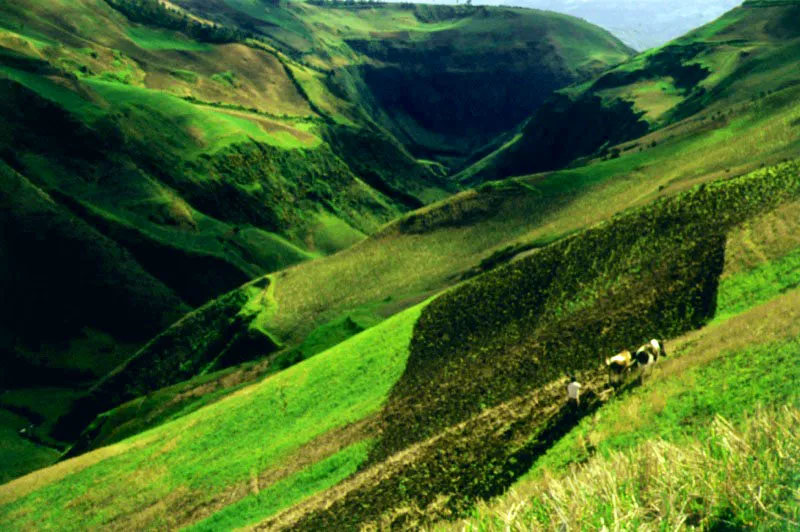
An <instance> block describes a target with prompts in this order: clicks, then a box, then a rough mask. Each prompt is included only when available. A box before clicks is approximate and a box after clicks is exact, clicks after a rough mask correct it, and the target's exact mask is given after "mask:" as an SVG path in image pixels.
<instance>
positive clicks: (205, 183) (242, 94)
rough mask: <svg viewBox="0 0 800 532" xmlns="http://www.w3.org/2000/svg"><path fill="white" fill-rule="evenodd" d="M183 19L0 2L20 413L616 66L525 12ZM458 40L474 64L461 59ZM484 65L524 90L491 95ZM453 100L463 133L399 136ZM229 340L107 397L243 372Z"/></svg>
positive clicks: (438, 177)
mask: <svg viewBox="0 0 800 532" xmlns="http://www.w3.org/2000/svg"><path fill="white" fill-rule="evenodd" d="M183 4H185V5H186V8H188V9H190V10H191V12H188V11H184V10H182V9H181V8H180V7H178V5H177V4H170V5H169V6H168V7H164V6H162V5H161V4H160V3H158V2H156V1H155V0H153V1H129V0H109V1H104V0H60V1H58V2H45V3H42V2H16V3H10V4H9V3H7V4H4V5H3V6H2V8H0V90H1V91H2V94H3V98H2V103H0V116H1V117H2V120H3V123H4V126H5V127H4V128H3V131H2V132H0V157H1V158H2V163H1V165H2V176H3V180H4V182H6V184H7V185H8V186H7V187H4V193H5V196H4V198H3V202H4V204H8V205H10V206H11V207H10V208H8V209H6V210H5V212H4V213H3V218H4V220H3V221H4V224H3V240H2V242H0V257H3V258H4V259H3V262H2V264H3V266H2V268H3V271H4V272H6V273H7V275H4V276H3V281H2V283H3V287H2V289H3V295H4V297H3V309H2V312H3V315H4V316H6V317H7V319H4V320H3V323H2V325H0V328H2V330H1V331H0V350H2V354H0V356H2V358H3V360H4V361H7V364H6V368H7V370H6V371H4V374H3V384H4V386H10V387H13V388H15V389H16V388H20V387H24V388H23V389H24V390H27V392H29V393H28V394H27V395H26V397H34V396H35V395H36V394H35V393H33V392H32V391H31V390H32V388H35V387H39V386H48V387H51V388H55V389H57V390H59V391H54V390H50V391H51V392H52V393H53V395H52V397H58V398H60V400H61V401H60V402H61V403H62V405H63V409H65V410H68V409H69V408H70V404H71V402H72V401H73V400H74V399H75V398H76V396H79V395H80V393H81V392H82V391H85V390H86V389H87V388H89V387H91V386H93V385H96V384H97V383H98V381H99V380H100V379H101V378H102V377H103V376H105V375H106V374H107V373H108V372H110V371H111V370H112V369H114V368H116V367H117V366H119V365H120V364H121V363H123V362H124V363H125V364H126V365H125V366H124V367H127V368H138V367H141V366H140V365H137V364H138V363H135V362H131V361H129V359H130V358H131V357H135V359H136V360H142V358H141V357H140V356H139V355H138V354H137V353H138V352H139V351H140V350H142V349H144V351H145V352H151V349H152V348H153V347H152V346H159V345H162V344H160V343H159V342H158V341H154V342H151V343H149V344H148V343H147V341H148V340H150V339H152V338H153V337H154V336H156V335H157V334H158V333H159V332H161V331H163V330H164V329H165V328H166V327H167V326H169V325H170V324H172V323H175V322H176V321H177V320H178V319H179V318H180V317H182V316H185V315H186V314H187V312H189V311H191V310H193V309H198V308H200V307H202V306H203V305H204V304H206V303H208V302H209V301H210V300H212V299H213V298H215V297H218V296H220V295H222V294H224V293H226V292H228V291H230V290H232V289H234V288H236V287H238V286H241V285H243V284H244V283H246V282H248V281H250V280H252V279H254V278H257V277H260V276H262V275H264V274H266V273H269V272H274V271H278V270H281V269H284V268H286V267H288V266H291V265H293V264H296V263H299V262H305V261H308V260H310V259H315V258H318V257H320V256H325V255H329V254H333V253H336V252H337V251H340V250H342V249H344V248H347V247H349V246H351V245H353V244H354V243H356V242H358V241H360V240H362V239H364V238H365V237H366V236H367V235H369V234H372V233H374V232H375V231H376V230H378V228H380V227H381V226H382V225H384V224H385V223H387V222H389V221H390V220H392V219H394V218H396V217H397V216H399V215H400V214H402V213H403V212H406V211H408V210H410V209H412V208H416V207H419V206H421V205H422V204H423V203H425V202H428V201H431V200H434V199H439V198H441V197H443V196H445V195H447V194H448V193H449V192H451V191H452V190H455V189H456V187H455V186H454V185H453V184H452V183H450V182H448V181H447V180H446V179H445V175H446V171H447V170H446V168H444V167H443V166H442V165H441V164H439V163H436V162H432V161H427V160H419V159H418V158H417V156H418V155H419V154H420V153H422V152H423V151H425V153H426V154H427V153H428V152H427V151H426V150H428V149H429V148H430V149H432V150H433V151H436V152H437V153H439V152H441V150H440V148H439V147H437V146H439V145H440V144H441V145H447V146H449V145H450V144H457V145H459V146H462V145H463V146H462V149H469V147H470V146H473V147H474V146H479V145H482V144H484V143H486V142H488V141H489V140H490V139H492V138H493V137H495V136H498V135H501V134H503V133H504V131H505V128H511V127H513V126H514V125H515V124H516V123H517V122H518V121H519V120H521V119H522V117H524V116H525V115H526V114H528V113H529V112H531V110H532V109H534V108H535V107H536V106H537V105H538V104H539V103H540V102H541V101H542V100H543V99H544V98H545V97H546V95H547V94H546V93H548V92H549V91H552V90H554V89H556V88H560V87H562V86H564V85H567V84H569V83H571V82H573V81H575V80H577V79H585V78H586V77H587V76H589V75H591V74H592V73H594V72H597V71H599V70H601V69H603V68H605V67H607V66H609V65H611V64H613V63H616V62H619V61H621V60H624V59H625V58H627V57H628V55H629V51H628V49H627V48H626V47H625V46H624V45H622V44H621V43H620V42H619V41H617V40H616V39H614V38H613V37H611V36H610V35H609V34H607V33H606V32H604V31H602V30H599V29H598V28H596V27H594V26H591V25H589V24H586V23H584V22H582V21H578V20H576V19H571V18H569V17H564V16H557V15H551V14H546V13H542V12H533V11H526V10H496V9H491V10H487V9H466V8H464V9H457V10H454V9H437V8H427V7H420V8H415V9H407V8H403V7H399V6H395V7H390V6H380V7H379V8H375V9H355V8H353V9H348V8H341V9H339V8H335V9H334V8H328V7H324V6H314V5H310V4H303V3H292V4H290V5H286V6H283V7H274V6H272V7H270V6H268V5H266V4H263V5H262V4H259V3H237V2H231V3H230V5H228V4H224V3H222V2H185V3H182V4H181V5H183ZM269 17H273V18H272V19H270V21H269V22H266V21H265V20H262V19H265V18H267V19H268V18H269ZM506 34H507V35H508V36H509V37H508V38H504V37H502V36H503V35H506ZM531 35H532V36H531ZM568 35H569V36H571V37H570V39H567V36H568ZM472 41H474V44H475V46H476V47H479V48H480V50H481V55H480V59H479V60H477V59H476V58H477V57H478V56H477V55H476V54H475V53H474V52H475V50H477V48H475V49H468V48H465V46H464V45H465V43H467V42H472ZM493 42H496V43H497V44H492V43H493ZM559 43H561V44H559ZM382 54H383V55H382ZM386 54H389V55H391V56H394V55H397V54H399V55H397V57H394V59H390V57H389V56H388V55H386ZM467 58H469V61H467ZM497 68H503V69H509V70H512V71H513V72H515V76H517V78H515V79H516V81H517V82H519V81H520V80H523V79H530V78H532V77H534V76H540V77H541V79H542V80H546V83H543V84H542V87H541V90H538V89H537V91H533V92H530V94H529V93H528V92H525V93H524V94H523V93H521V92H520V93H519V94H517V95H516V96H514V97H513V98H512V97H510V96H509V95H508V91H509V90H510V89H509V87H511V85H508V84H507V81H508V80H505V79H501V78H500V77H499V76H497V75H496V72H497V71H496V70H492V69H497ZM424 72H428V74H426V75H423V73H424ZM433 72H440V73H441V75H442V76H444V77H443V78H441V79H440V78H437V77H436V76H435V75H434V74H433ZM387 73H390V74H387ZM387 75H388V76H389V77H388V78H385V79H384V81H382V82H377V83H376V82H374V78H375V76H378V77H380V76H384V77H386V76H387ZM401 78H402V79H405V80H406V82H408V83H410V82H411V81H412V80H413V81H414V87H413V88H414V91H412V92H414V93H415V94H420V95H423V94H424V95H425V96H424V98H422V99H421V100H420V101H416V102H390V101H389V99H388V98H389V96H390V91H388V90H387V84H388V85H391V86H392V87H395V86H397V85H398V83H400V81H399V80H400V79H401ZM375 79H377V78H375ZM479 79H480V80H482V82H481V83H480V84H478V83H477V81H478V80H479ZM465 81H466V82H468V83H465ZM465 85H467V86H470V87H471V88H470V90H468V91H458V94H459V96H458V98H462V100H461V101H460V103H458V106H459V107H460V108H461V109H462V112H461V115H459V120H461V121H462V122H464V123H470V124H471V126H470V127H469V128H467V129H464V130H463V131H462V130H461V129H459V131H458V134H456V133H455V132H454V131H455V130H454V129H453V128H452V127H451V126H452V125H451V126H447V125H446V124H444V122H443V120H442V119H437V120H435V121H434V122H435V123H433V122H432V123H430V124H424V125H419V124H416V122H417V121H419V120H422V118H421V117H422V116H423V115H424V116H429V115H430V116H432V113H433V110H434V109H440V110H441V111H442V112H443V113H444V114H443V115H442V116H445V115H447V114H448V113H452V112H454V111H453V109H445V108H443V107H442V106H441V105H440V104H439V103H437V102H440V101H442V100H444V99H446V100H448V101H455V100H457V99H458V98H455V97H454V96H453V95H452V93H453V91H454V87H462V86H465ZM518 86H519V83H515V84H514V87H515V90H518ZM406 88H407V89H410V88H411V86H410V85H409V86H407V87H406ZM495 92H496V93H497V94H496V95H495V96H493V97H492V98H488V96H487V95H489V94H494V93H495ZM497 95H503V96H502V97H497ZM481 101H483V105H482V106H480V105H478V104H479V102H481ZM504 102H511V103H513V105H508V103H504ZM479 108H480V109H481V110H480V112H478V109H479ZM469 109H472V110H474V111H475V112H472V111H470V110H469ZM401 115H402V116H401ZM490 121H492V123H491V124H490V123H489V122H490ZM415 124H416V125H415ZM448 128H449V129H448ZM410 132H413V135H418V134H419V135H422V137H424V139H429V138H433V139H435V142H433V143H428V140H425V141H424V142H422V141H420V142H417V141H416V140H413V139H412V138H411V137H412V134H411V133H410ZM420 146H427V147H426V148H425V149H422V148H420ZM418 148H419V149H418ZM437 150H438V151H437ZM448 150H450V148H446V149H445V150H444V151H445V152H446V151H448ZM412 153H414V154H415V155H412ZM441 153H444V152H441ZM450 155H452V154H450ZM450 155H448V157H449V156H450ZM458 157H459V156H456V157H455V158H454V159H452V160H453V161H457V160H458ZM448 160H449V159H448ZM9 257H13V259H8V258H9ZM54 264H58V265H59V266H60V267H61V268H60V271H59V272H58V273H55V272H53V271H52V268H53V265H54ZM246 299H247V298H244V299H242V301H245V300H246ZM238 310H239V309H238V308H236V309H234V310H233V311H231V312H228V313H225V314H224V316H225V318H224V326H223V325H222V323H223V322H222V321H220V320H222V319H223V318H215V319H212V320H210V321H208V322H204V323H214V324H216V325H215V326H219V327H220V328H221V329H226V327H228V326H230V327H234V328H236V327H238V326H239V325H237V324H241V323H242V320H241V319H240V320H238V321H237V319H236V315H237V313H238ZM43 311H45V312H44V314H43ZM200 321H201V322H202V320H200ZM245 321H246V320H245ZM369 321H370V323H372V322H374V321H376V320H374V319H372V318H370V320H369ZM187 323H190V324H191V323H194V321H193V318H191V317H187V319H186V320H185V321H182V322H179V324H178V325H177V327H185V326H186V324H187ZM245 332H246V334H247V337H248V338H249V340H247V341H248V342H250V343H249V344H248V343H246V345H247V346H249V347H246V348H245V347H241V345H245V344H242V342H245V340H244V339H241V338H240V336H241V335H242V334H244V333H243V331H237V332H230V331H228V332H226V331H223V332H221V333H220V335H219V336H220V337H219V338H217V339H216V340H214V339H212V338H209V339H208V341H207V342H206V343H205V344H202V345H203V346H204V348H205V347H209V349H211V351H212V352H211V353H203V354H195V355H191V356H193V357H194V358H193V362H192V363H191V364H184V363H185V362H186V360H183V358H181V357H178V356H176V357H174V358H175V360H177V361H178V369H177V370H176V371H175V372H172V371H164V372H163V374H162V375H161V377H163V378H160V379H156V380H154V381H152V382H149V383H148V384H147V385H142V384H141V379H140V377H141V376H139V377H137V378H135V379H133V381H132V382H137V383H139V384H136V385H135V386H134V385H131V386H132V388H131V390H135V391H128V392H125V393H123V394H122V395H121V396H120V397H121V398H120V401H121V400H123V398H124V399H128V398H133V397H136V396H137V395H138V394H139V393H146V392H147V391H152V390H155V389H157V388H160V387H162V386H165V385H169V384H175V383H177V382H180V381H183V380H185V379H187V378H189V377H192V376H195V375H197V374H198V373H200V374H202V373H206V372H212V371H215V370H217V369H223V368H225V367H227V366H231V365H235V364H239V363H241V362H243V361H247V360H250V359H254V358H260V357H263V356H264V355H266V354H268V353H271V352H273V351H276V350H277V349H279V348H280V347H281V346H282V342H283V340H284V339H283V338H280V339H276V340H275V341H273V337H272V336H271V332H270V331H267V330H264V331H261V330H260V329H258V328H254V329H246V331H245ZM211 336H213V335H211ZM237 339H238V340H237ZM231 342H233V344H231ZM229 344H230V345H229ZM199 345H200V344H194V343H191V342H190V343H188V344H185V347H184V348H183V350H181V351H180V353H187V352H191V351H192V349H200V348H199V347H198V346H199ZM234 345H238V346H239V347H236V348H233V347H231V346H234ZM253 346H258V348H257V349H253ZM325 347H327V345H326V346H325ZM162 351H163V348H162ZM150 363H152V360H150ZM181 364H183V366H181ZM162 369H163V368H162ZM120 371H121V370H120ZM120 371H118V372H117V374H118V373H120ZM137 371H138V370H137ZM137 379H138V380H137ZM145 380H146V379H145ZM104 382H116V381H114V380H113V379H112V380H111V381H109V380H108V379H107V380H106V381H104ZM48 393H50V392H48ZM23 395H24V394H23ZM12 403H13V404H12ZM4 404H7V405H8V406H9V408H16V409H17V410H16V411H17V412H27V414H28V417H29V419H30V420H31V421H34V422H35V423H36V424H38V425H40V426H39V428H37V431H36V434H37V436H36V437H37V438H42V439H45V440H48V441H49V437H50V436H52V435H53V433H51V431H50V428H51V425H52V421H54V420H53V419H51V417H50V416H51V415H52V413H53V412H52V411H51V410H48V409H46V408H45V409H43V408H41V405H39V404H38V402H37V401H28V400H25V401H22V402H21V403H20V402H19V401H18V400H17V399H15V400H14V401H9V402H8V403H6V402H4ZM116 404H117V402H114V403H113V404H110V405H109V406H116ZM20 409H21V410H20ZM60 413H61V412H60ZM60 413H59V414H60ZM87 415H88V416H91V415H90V414H87ZM43 416H44V419H45V421H44V422H42V421H41V419H42V417H43ZM81 428H83V427H81ZM55 434H56V435H59V434H65V433H64V432H60V431H56V433H55ZM50 443H56V442H52V441H50ZM70 443H71V442H70Z"/></svg>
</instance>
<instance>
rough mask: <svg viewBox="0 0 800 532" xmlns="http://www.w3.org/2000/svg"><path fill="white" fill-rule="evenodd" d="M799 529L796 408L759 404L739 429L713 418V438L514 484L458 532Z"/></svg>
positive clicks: (645, 447)
mask: <svg viewBox="0 0 800 532" xmlns="http://www.w3.org/2000/svg"><path fill="white" fill-rule="evenodd" d="M714 525H728V526H730V527H735V528H736V529H742V528H747V529H750V528H759V529H778V530H788V529H792V530H794V529H798V528H800V409H798V408H796V407H789V406H785V407H782V408H780V409H772V410H766V409H759V410H757V411H756V412H755V413H754V414H752V415H751V416H750V417H748V418H747V419H746V420H745V421H744V422H743V423H741V424H740V426H738V427H734V426H733V425H732V424H731V423H730V422H729V421H727V420H726V419H725V418H723V417H719V416H718V417H717V418H715V420H714V422H713V426H712V427H711V430H710V437H708V438H706V439H705V440H703V441H700V440H698V439H694V440H689V441H685V442H683V443H678V444H676V443H669V442H666V441H663V440H652V441H648V442H647V443H645V444H642V445H640V446H638V447H636V448H634V449H631V450H628V451H626V452H616V453H612V454H610V455H609V456H605V457H603V456H599V455H597V456H594V457H593V458H591V459H590V460H589V461H588V462H586V463H585V464H581V465H577V466H573V467H572V469H571V470H570V471H569V472H567V473H566V474H565V475H563V476H560V477H554V476H552V475H548V474H545V475H543V476H542V477H541V478H539V479H537V480H534V481H531V482H529V483H525V484H522V485H519V486H517V488H516V489H515V490H512V491H511V492H509V494H507V495H506V496H505V497H503V498H502V499H500V501H499V502H495V503H491V502H490V503H481V504H480V505H478V507H477V508H476V510H475V513H474V516H473V517H472V518H470V519H467V520H463V521H461V522H458V523H452V524H448V525H443V526H440V527H437V529H443V530H446V529H450V530H453V529H456V530H463V531H473V530H480V531H495V530H498V531H499V530H503V531H516V530H559V531H563V530H607V531H611V530H679V529H683V528H689V527H697V528H699V529H708V528H710V527H712V526H714Z"/></svg>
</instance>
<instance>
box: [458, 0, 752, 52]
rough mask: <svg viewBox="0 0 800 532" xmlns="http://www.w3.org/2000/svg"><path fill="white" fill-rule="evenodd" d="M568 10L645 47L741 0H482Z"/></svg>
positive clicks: (668, 38) (483, 1) (699, 23)
mask: <svg viewBox="0 0 800 532" xmlns="http://www.w3.org/2000/svg"><path fill="white" fill-rule="evenodd" d="M473 3H474V4H485V5H499V4H504V5H513V6H521V7H530V8H536V9H547V10H550V11H557V12H559V13H566V14H568V15H573V16H575V17H580V18H583V19H586V20H588V21H589V22H591V23H593V24H597V25H598V26H602V27H603V28H605V29H607V30H609V31H611V32H612V33H613V34H614V35H616V36H617V37H619V38H620V39H621V40H622V41H623V42H624V43H625V44H627V45H629V46H631V47H633V48H635V49H637V50H646V49H648V48H652V47H654V46H659V45H661V44H664V43H666V42H668V41H671V40H672V39H674V38H676V37H679V36H681V35H683V34H684V33H686V32H688V31H690V30H692V29H694V28H697V27H698V26H702V25H703V24H705V23H707V22H710V21H712V20H714V19H715V18H717V17H719V16H720V15H722V14H723V13H725V12H726V11H729V10H730V9H733V8H734V7H736V6H738V5H740V4H741V3H742V2H741V1H739V0H696V1H690V0H511V1H507V0H479V1H475V2H473Z"/></svg>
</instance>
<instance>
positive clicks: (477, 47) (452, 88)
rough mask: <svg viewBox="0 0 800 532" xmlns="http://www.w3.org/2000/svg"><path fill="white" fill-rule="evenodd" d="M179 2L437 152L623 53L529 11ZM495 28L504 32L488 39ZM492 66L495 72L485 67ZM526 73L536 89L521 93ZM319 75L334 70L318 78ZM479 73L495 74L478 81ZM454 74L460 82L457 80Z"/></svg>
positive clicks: (351, 115)
mask: <svg viewBox="0 0 800 532" xmlns="http://www.w3.org/2000/svg"><path fill="white" fill-rule="evenodd" d="M183 5H185V6H187V7H188V8H189V9H192V10H194V11H196V12H199V13H203V14H204V15H206V16H217V17H219V18H221V20H229V21H238V23H239V24H240V25H243V26H244V27H247V28H249V29H251V30H252V31H255V32H257V33H260V34H262V35H264V36H265V37H266V38H267V39H269V40H271V41H272V42H273V43H274V44H275V46H277V47H278V48H279V49H281V50H283V51H285V52H286V53H287V54H289V55H291V56H292V57H294V58H297V59H298V60H299V61H300V63H302V64H298V65H292V67H291V68H292V70H293V71H294V72H295V74H296V79H297V81H298V82H299V83H300V85H302V86H303V88H304V90H305V92H306V94H308V95H309V97H310V98H311V99H312V101H313V102H314V103H315V105H317V107H318V108H320V109H323V110H324V111H325V113H326V114H328V115H329V116H330V117H331V118H332V119H333V120H335V121H336V122H338V123H342V124H347V123H352V122H353V121H355V122H361V121H363V120H365V119H366V120H367V121H370V122H371V121H375V122H377V123H378V124H379V125H380V126H381V127H383V128H385V129H386V130H388V131H390V132H391V133H392V134H393V135H395V136H396V137H397V138H398V139H399V140H401V141H402V142H403V143H404V144H406V146H407V147H409V148H411V149H412V150H413V151H414V152H415V153H417V154H428V155H431V156H435V157H441V158H443V159H444V160H449V158H454V160H455V161H458V160H459V158H463V157H465V156H468V155H469V153H468V152H469V150H470V149H473V148H477V147H480V146H481V145H482V144H483V143H485V142H487V141H488V140H489V139H491V138H492V136H494V135H497V134H499V133H501V132H502V130H503V129H507V128H510V127H513V126H514V125H516V123H518V122H519V121H520V120H521V119H522V118H524V116H525V114H526V113H527V112H528V111H529V110H531V109H533V108H535V107H536V106H538V105H539V104H540V103H541V101H542V100H543V98H544V97H546V94H545V93H548V92H549V91H550V90H552V89H554V88H556V87H557V86H559V87H560V86H563V85H564V83H569V82H570V81H571V80H575V79H578V78H583V77H585V76H586V75H588V74H592V73H596V72H599V71H600V70H602V69H603V68H606V67H608V66H609V65H611V64H616V63H618V62H620V61H622V60H624V59H626V58H627V57H628V56H629V54H630V50H629V49H627V48H626V47H625V46H624V45H622V44H621V43H620V42H619V41H618V40H616V39H615V38H614V37H613V36H611V35H610V34H609V33H607V32H605V31H603V30H600V29H599V28H597V27H595V26H592V25H590V24H587V23H586V22H584V21H581V20H578V19H574V18H571V17H567V16H563V15H556V14H553V13H545V12H541V11H535V10H522V9H491V10H489V9H486V8H471V7H467V6H460V7H456V6H416V7H413V8H406V7H398V6H393V5H376V6H371V7H370V8H365V7H364V6H359V7H357V8H353V7H349V8H348V7H345V6H340V7H331V6H327V7H319V6H314V5H309V4H305V3H302V2H293V3H289V4H288V5H284V6H282V7H281V8H280V9H276V8H275V7H273V6H271V5H270V4H269V3H267V2H264V1H260V0H257V1H242V0H230V1H226V2H224V4H223V3H222V2H193V1H191V0H187V1H185V2H183ZM264 22H266V23H268V24H267V25H265V24H263V23H264ZM276 24H277V25H278V26H275V25H276ZM498 33H502V34H503V35H504V38H503V39H499V40H498V39H496V38H495V37H494V36H495V35H497V34H498ZM487 50H488V51H489V52H488V55H487ZM489 56H491V58H490V57H489ZM412 64H413V65H414V67H413V69H411V70H409V68H408V66H409V65H412ZM500 69H502V71H503V72H504V73H505V76H503V77H501V76H497V75H496V74H497V73H498V72H499V71H500ZM533 71H536V72H537V74H536V75H537V80H538V83H537V86H536V88H535V89H534V90H526V91H521V90H520V89H519V88H518V85H519V83H521V82H523V81H525V80H530V79H531V77H530V76H531V72H533ZM327 73H332V74H333V75H332V76H330V75H329V76H327V79H326V76H325V75H324V74H327ZM487 77H490V78H492V79H493V80H494V81H493V83H492V87H491V88H489V87H488V86H487V87H486V89H484V88H483V87H484V85H483V84H482V83H480V81H481V80H485V79H486V78H487ZM465 83H468V84H469V85H468V86H470V90H469V91H463V90H459V88H460V87H463V86H464V84H465ZM326 85H327V86H328V87H330V88H333V89H335V90H328V89H327V88H326ZM412 88H413V89H414V91H413V93H414V94H410V92H412V91H411V89H412ZM498 93H503V94H507V95H508V96H507V97H506V99H513V100H514V103H515V105H513V106H512V105H508V104H506V103H504V100H503V98H498V97H497V94H498ZM454 123H458V124H459V127H458V128H456V127H454V126H453V124H454ZM454 156H455V157H454ZM397 185H398V186H400V187H403V188H406V187H408V185H405V184H403V183H402V181H398V182H397ZM412 190H413V189H412ZM415 193H417V194H421V193H422V191H419V190H417V191H415Z"/></svg>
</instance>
